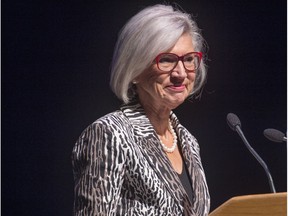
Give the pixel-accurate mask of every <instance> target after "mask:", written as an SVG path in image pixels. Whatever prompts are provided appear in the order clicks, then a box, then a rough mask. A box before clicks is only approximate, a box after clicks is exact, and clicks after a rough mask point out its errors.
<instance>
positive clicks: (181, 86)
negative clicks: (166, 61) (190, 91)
mask: <svg viewBox="0 0 288 216" xmlns="http://www.w3.org/2000/svg"><path fill="white" fill-rule="evenodd" d="M185 88H186V86H185V85H184V84H182V83H178V84H173V85H170V86H168V89H170V90H172V91H177V92H180V91H183V90H184V89H185Z"/></svg>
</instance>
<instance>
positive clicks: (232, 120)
mask: <svg viewBox="0 0 288 216" xmlns="http://www.w3.org/2000/svg"><path fill="white" fill-rule="evenodd" d="M227 123H228V125H229V126H230V128H231V129H232V130H234V131H236V132H237V133H238V135H239V136H240V137H241V139H242V141H243V142H244V144H245V145H246V147H247V148H248V150H249V151H250V152H251V154H252V155H253V156H254V157H255V158H256V160H257V161H258V162H259V163H260V164H261V166H262V167H263V168H264V170H265V173H266V175H267V177H268V181H269V186H270V189H271V192H272V193H276V190H275V186H274V183H273V179H272V176H271V174H270V171H269V169H268V167H267V165H266V163H265V162H264V161H263V160H262V158H261V157H260V156H259V155H258V154H257V152H256V151H255V150H254V149H253V148H252V146H251V145H250V144H249V142H248V140H247V139H246V137H245V135H244V133H243V132H242V130H241V122H240V119H239V118H238V117H237V116H236V115H235V114H233V113H229V114H228V115H227Z"/></svg>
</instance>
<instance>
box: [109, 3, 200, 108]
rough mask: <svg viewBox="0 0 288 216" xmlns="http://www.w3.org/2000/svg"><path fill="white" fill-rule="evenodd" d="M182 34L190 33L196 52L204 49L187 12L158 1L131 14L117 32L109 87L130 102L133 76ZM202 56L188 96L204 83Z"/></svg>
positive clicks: (198, 89)
mask: <svg viewBox="0 0 288 216" xmlns="http://www.w3.org/2000/svg"><path fill="white" fill-rule="evenodd" d="M184 33H188V34H190V35H191V37H192V44H193V46H194V49H195V51H198V52H203V49H204V39H203V38H202V36H201V34H200V30H199V28H198V27H197V24H196V23H195V22H194V21H193V20H192V19H191V16H190V15H189V14H187V13H185V12H182V11H180V10H179V9H176V8H173V7H172V6H168V5H160V4H158V5H154V6H150V7H147V8H145V9H143V10H142V11H140V12H139V13H137V14H136V15H135V16H133V17H132V18H131V19H130V20H129V21H128V22H127V23H126V25H124V27H123V28H122V30H121V31H120V33H119V36H118V41H117V43H116V46H115V50H114V55H113V61H112V68H111V78H110V87H111V89H112V91H113V92H114V93H115V95H116V96H117V97H118V98H119V99H120V100H122V101H123V102H124V103H128V102H129V101H131V99H132V98H134V97H135V90H133V84H132V81H133V79H135V78H136V77H137V76H139V75H140V74H141V73H142V72H143V71H145V69H147V68H148V67H150V66H151V64H152V62H153V61H154V59H155V57H156V56H157V55H158V54H159V53H160V52H165V51H167V50H169V49H171V48H172V47H173V46H174V45H175V43H176V42H177V41H178V39H179V38H180V37H181V36H182V35H183V34H184ZM204 59H205V58H204ZM204 59H203V60H202V61H201V65H200V68H199V69H198V71H197V74H196V80H195V84H194V88H193V91H192V92H191V94H190V96H192V95H194V94H195V93H197V92H199V91H200V89H201V88H202V86H203V85H204V83H205V80H206V65H205V62H204Z"/></svg>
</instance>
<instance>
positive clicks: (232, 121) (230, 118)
mask: <svg viewBox="0 0 288 216" xmlns="http://www.w3.org/2000/svg"><path fill="white" fill-rule="evenodd" d="M227 123H228V125H229V127H230V128H231V129H232V130H234V131H235V130H236V126H239V127H241V122H240V119H239V118H238V117H237V116H236V115H235V114H234V113H228V115H227Z"/></svg>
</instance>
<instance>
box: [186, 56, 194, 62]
mask: <svg viewBox="0 0 288 216" xmlns="http://www.w3.org/2000/svg"><path fill="white" fill-rule="evenodd" d="M193 60H194V58H193V56H187V57H185V59H184V61H185V62H192V61H193Z"/></svg>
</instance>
